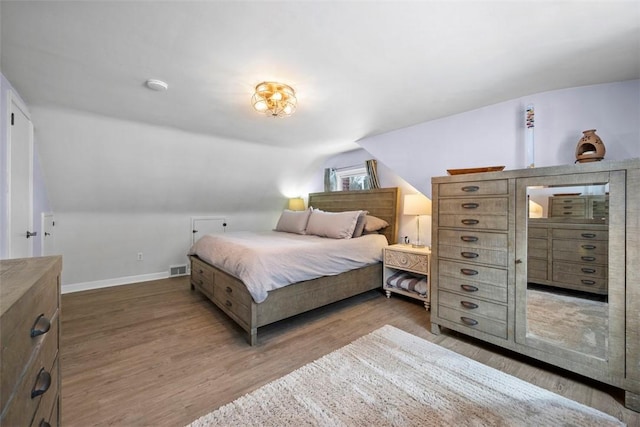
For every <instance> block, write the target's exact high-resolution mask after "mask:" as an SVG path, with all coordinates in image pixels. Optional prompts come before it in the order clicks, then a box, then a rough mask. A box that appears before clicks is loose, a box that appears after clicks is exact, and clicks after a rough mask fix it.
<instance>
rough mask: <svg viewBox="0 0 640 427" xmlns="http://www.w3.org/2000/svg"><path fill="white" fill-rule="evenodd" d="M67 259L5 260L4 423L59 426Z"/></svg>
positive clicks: (0, 267) (0, 323)
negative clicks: (64, 264) (62, 307)
mask: <svg viewBox="0 0 640 427" xmlns="http://www.w3.org/2000/svg"><path fill="white" fill-rule="evenodd" d="M61 269H62V258H61V257H59V256H54V257H40V258H25V259H12V260H3V261H0V347H1V348H0V351H1V353H0V361H1V367H0V374H1V375H0V407H1V408H2V409H1V410H2V412H1V413H0V425H6V426H37V427H46V426H58V425H60V368H59V356H58V354H59V342H60V272H61Z"/></svg>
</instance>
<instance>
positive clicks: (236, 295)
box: [190, 187, 399, 345]
mask: <svg viewBox="0 0 640 427" xmlns="http://www.w3.org/2000/svg"><path fill="white" fill-rule="evenodd" d="M309 206H313V207H314V208H317V209H321V210H323V211H326V212H342V211H354V210H366V211H368V212H369V214H370V215H373V216H375V217H378V218H380V219H383V220H384V221H386V222H387V223H388V224H389V226H388V227H386V228H384V229H382V230H380V233H381V234H383V235H384V236H385V237H386V240H387V242H389V243H390V244H393V243H395V242H396V240H397V232H398V210H399V191H398V188H395V187H394V188H381V189H375V190H364V191H344V192H323V193H311V194H309ZM190 259H191V289H192V290H198V291H200V292H202V294H203V295H205V296H206V297H207V298H209V299H210V300H211V301H212V302H213V303H214V304H215V305H216V306H217V307H218V308H220V310H222V311H223V312H225V313H226V314H227V315H228V316H229V317H230V318H231V319H233V320H234V321H235V322H236V323H237V324H238V325H239V326H240V327H241V328H242V329H244V330H245V331H246V333H247V341H248V343H249V344H250V345H255V344H256V343H257V338H258V328H259V327H261V326H265V325H268V324H270V323H274V322H277V321H279V320H282V319H286V318H288V317H291V316H295V315H297V314H300V313H304V312H305V311H309V310H313V309H315V308H318V307H322V306H324V305H327V304H330V303H333V302H336V301H340V300H343V299H345V298H349V297H351V296H354V295H358V294H360V293H363V292H366V291H369V290H371V289H376V288H380V287H381V283H382V263H381V262H376V263H375V264H371V265H367V266H365V267H362V268H357V269H353V270H350V271H347V272H344V273H340V274H337V275H331V276H322V277H318V278H315V279H311V280H304V281H300V282H296V283H292V284H289V285H287V286H284V287H281V288H278V289H275V290H270V291H269V292H268V295H267V297H266V299H265V300H264V301H263V302H260V303H256V302H255V300H254V298H253V297H252V295H251V293H250V292H249V290H248V289H247V287H246V286H245V284H244V283H243V282H242V280H240V279H238V278H237V277H234V276H233V275H231V274H228V273H227V272H225V271H223V270H222V269H220V268H217V267H215V266H213V265H211V264H210V263H208V262H206V261H205V260H203V259H201V258H200V257H198V256H197V255H191V256H190Z"/></svg>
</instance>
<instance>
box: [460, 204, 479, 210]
mask: <svg viewBox="0 0 640 427" xmlns="http://www.w3.org/2000/svg"><path fill="white" fill-rule="evenodd" d="M479 206H480V204H479V203H463V204H462V208H463V209H476V208H478V207H479Z"/></svg>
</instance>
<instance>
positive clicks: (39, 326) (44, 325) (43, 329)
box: [31, 314, 51, 338]
mask: <svg viewBox="0 0 640 427" xmlns="http://www.w3.org/2000/svg"><path fill="white" fill-rule="evenodd" d="M49 329H51V321H49V319H47V318H46V317H44V314H41V315H40V316H38V318H37V319H36V321H35V323H34V324H33V326H32V327H31V338H34V337H37V336H38V335H44V334H46V333H47V332H49Z"/></svg>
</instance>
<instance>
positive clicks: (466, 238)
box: [460, 236, 478, 242]
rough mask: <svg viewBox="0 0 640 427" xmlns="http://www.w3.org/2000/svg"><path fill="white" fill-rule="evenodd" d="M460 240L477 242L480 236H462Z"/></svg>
mask: <svg viewBox="0 0 640 427" xmlns="http://www.w3.org/2000/svg"><path fill="white" fill-rule="evenodd" d="M460 240H462V241H463V242H477V241H478V238H477V237H476V236H460Z"/></svg>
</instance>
